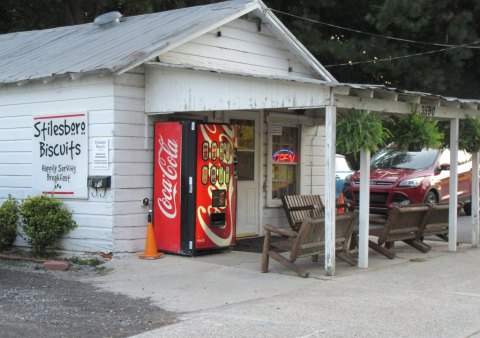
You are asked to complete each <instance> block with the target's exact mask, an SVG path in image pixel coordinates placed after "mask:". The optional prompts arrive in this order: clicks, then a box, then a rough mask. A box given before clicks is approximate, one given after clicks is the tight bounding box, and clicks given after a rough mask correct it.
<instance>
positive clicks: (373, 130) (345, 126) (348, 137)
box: [336, 109, 390, 154]
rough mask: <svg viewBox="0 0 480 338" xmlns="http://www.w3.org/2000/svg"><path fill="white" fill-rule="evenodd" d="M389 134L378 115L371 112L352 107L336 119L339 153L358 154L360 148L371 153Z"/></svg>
mask: <svg viewBox="0 0 480 338" xmlns="http://www.w3.org/2000/svg"><path fill="white" fill-rule="evenodd" d="M389 136H390V132H389V131H388V130H387V129H386V128H384V127H383V126H382V121H381V120H380V118H379V117H378V115H377V114H375V113H372V112H368V111H361V110H353V109H352V110H350V111H349V112H348V113H346V114H344V115H340V116H339V118H338V120H337V142H336V147H337V151H338V152H339V153H340V154H358V153H359V152H360V151H362V150H364V151H369V152H372V153H373V152H375V151H377V150H378V148H379V146H381V145H384V144H385V141H386V140H387V139H388V137H389Z"/></svg>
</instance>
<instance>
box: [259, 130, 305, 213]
mask: <svg viewBox="0 0 480 338" xmlns="http://www.w3.org/2000/svg"><path fill="white" fill-rule="evenodd" d="M274 126H275V127H276V128H278V127H279V126H281V127H282V128H285V127H287V128H292V127H293V128H296V129H297V153H298V155H299V161H297V162H296V163H294V164H292V163H285V164H283V165H289V166H295V167H296V172H295V175H296V178H297V179H296V182H295V189H296V194H299V191H300V169H301V161H302V154H301V149H302V145H301V142H300V141H301V132H302V128H301V125H299V124H294V125H292V124H289V123H288V122H285V121H272V122H269V123H268V124H267V181H266V182H265V183H266V184H265V188H266V189H265V192H266V194H267V207H281V206H282V201H281V199H279V198H275V199H274V198H273V197H272V188H273V182H272V180H273V172H272V166H273V164H278V162H277V163H274V162H273V160H272V155H273V127H274Z"/></svg>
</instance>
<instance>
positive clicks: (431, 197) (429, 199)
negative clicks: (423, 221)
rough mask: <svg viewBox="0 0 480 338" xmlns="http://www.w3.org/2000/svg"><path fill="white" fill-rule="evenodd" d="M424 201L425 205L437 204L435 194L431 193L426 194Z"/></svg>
mask: <svg viewBox="0 0 480 338" xmlns="http://www.w3.org/2000/svg"><path fill="white" fill-rule="evenodd" d="M424 201H425V203H426V204H437V203H438V198H437V194H435V193H434V192H433V191H429V192H427V195H425V199H424Z"/></svg>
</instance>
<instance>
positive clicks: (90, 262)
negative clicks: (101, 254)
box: [68, 256, 101, 266]
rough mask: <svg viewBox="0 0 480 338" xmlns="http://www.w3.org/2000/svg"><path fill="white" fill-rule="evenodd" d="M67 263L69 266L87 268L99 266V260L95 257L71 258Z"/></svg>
mask: <svg viewBox="0 0 480 338" xmlns="http://www.w3.org/2000/svg"><path fill="white" fill-rule="evenodd" d="M68 262H70V263H71V264H76V265H87V266H97V265H100V264H101V262H100V260H99V259H98V258H97V257H93V258H85V259H82V258H80V257H77V256H73V257H70V258H69V259H68Z"/></svg>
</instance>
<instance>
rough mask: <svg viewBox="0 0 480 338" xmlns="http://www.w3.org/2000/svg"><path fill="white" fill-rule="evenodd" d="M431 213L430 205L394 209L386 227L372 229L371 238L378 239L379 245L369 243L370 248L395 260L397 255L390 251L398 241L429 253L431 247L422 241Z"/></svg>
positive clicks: (390, 212) (370, 230) (390, 213)
mask: <svg viewBox="0 0 480 338" xmlns="http://www.w3.org/2000/svg"><path fill="white" fill-rule="evenodd" d="M430 211H431V207H429V206H428V205H426V204H425V205H415V206H405V207H393V208H392V209H390V210H389V212H388V217H387V220H386V222H385V225H384V226H382V227H378V226H376V227H371V228H370V229H369V234H370V236H375V237H378V241H377V243H375V242H373V241H371V240H370V241H369V247H370V248H371V249H373V250H375V251H377V252H379V253H381V254H382V255H384V256H386V257H388V258H390V259H393V258H395V253H393V252H391V251H390V250H388V248H390V247H392V246H393V243H394V242H396V241H403V242H405V243H407V244H408V245H410V246H412V247H414V248H415V249H417V250H420V251H421V252H424V253H425V252H428V251H429V250H430V246H428V245H427V244H425V243H424V242H423V241H421V240H420V238H421V234H422V230H423V228H424V224H425V221H426V220H427V217H428V215H429V213H430Z"/></svg>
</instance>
